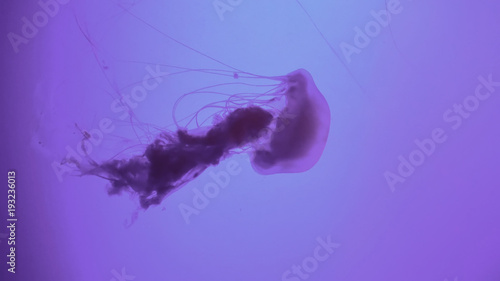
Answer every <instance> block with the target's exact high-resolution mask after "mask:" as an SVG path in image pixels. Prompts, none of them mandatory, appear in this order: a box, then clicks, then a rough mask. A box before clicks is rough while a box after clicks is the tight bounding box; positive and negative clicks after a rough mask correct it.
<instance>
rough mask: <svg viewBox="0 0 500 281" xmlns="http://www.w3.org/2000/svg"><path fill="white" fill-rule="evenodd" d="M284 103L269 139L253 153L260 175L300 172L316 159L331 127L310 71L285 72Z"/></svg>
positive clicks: (327, 109)
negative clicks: (286, 73)
mask: <svg viewBox="0 0 500 281" xmlns="http://www.w3.org/2000/svg"><path fill="white" fill-rule="evenodd" d="M285 83H286V85H287V87H286V90H285V97H286V106H285V108H284V109H283V110H282V112H281V113H280V115H279V117H278V118H276V125H275V130H274V132H273V133H272V134H271V137H270V141H269V142H268V143H267V144H266V146H265V147H264V148H262V149H257V150H256V151H254V152H253V155H252V161H251V162H252V167H253V169H254V170H255V171H256V172H258V173H259V174H263V175H270V174H276V173H300V172H304V171H307V170H309V169H311V168H312V167H313V166H314V165H315V164H316V162H318V160H319V158H320V156H321V154H322V153H323V150H324V148H325V145H326V142H327V138H328V133H329V130H330V118H331V117H330V109H329V107H328V103H327V102H326V99H325V97H324V96H323V95H322V94H321V92H320V91H319V90H318V88H317V87H316V85H315V83H314V81H313V78H312V76H311V74H310V73H309V72H308V71H306V70H305V69H299V70H296V71H294V72H291V73H290V74H288V75H286V80H285Z"/></svg>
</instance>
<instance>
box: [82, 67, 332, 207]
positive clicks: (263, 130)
mask: <svg viewBox="0 0 500 281" xmlns="http://www.w3.org/2000/svg"><path fill="white" fill-rule="evenodd" d="M203 71H205V72H207V71H208V70H203ZM208 72H209V73H212V74H214V73H215V74H216V75H221V72H213V71H208ZM222 73H223V75H227V76H232V77H233V79H236V80H239V79H243V78H246V79H265V80H268V81H274V82H275V83H274V84H267V85H263V84H258V85H254V84H248V83H244V82H235V83H226V84H220V85H216V86H217V87H222V86H228V85H247V86H248V85H251V86H260V87H263V86H267V87H269V88H270V89H269V90H267V91H261V92H258V93H248V92H239V93H235V94H224V93H222V92H220V91H208V90H207V88H214V87H216V86H212V87H205V88H202V89H198V90H196V91H192V92H189V93H186V94H184V95H182V96H181V97H180V98H179V99H178V100H177V102H176V103H175V104H174V107H173V110H172V112H173V113H172V114H173V115H172V116H173V120H174V123H175V125H176V130H175V131H162V132H161V133H160V134H159V135H158V136H157V137H156V138H155V139H154V140H153V141H152V142H151V143H150V144H148V145H147V146H146V148H145V149H144V151H143V153H142V154H140V155H134V156H131V157H126V158H122V159H110V160H107V161H103V162H97V161H95V160H93V159H91V158H90V157H88V158H89V159H88V164H89V165H87V166H86V167H83V166H80V171H81V174H82V175H94V176H99V177H102V178H104V179H106V180H108V181H109V182H110V188H109V190H108V193H109V194H110V195H113V194H120V193H122V192H131V193H133V194H136V195H137V196H138V198H139V202H140V206H141V207H142V208H143V209H147V208H149V207H151V206H152V205H158V204H160V203H161V202H162V201H163V199H164V198H165V197H166V196H167V195H168V194H170V193H172V192H173V191H174V190H176V189H177V188H179V187H181V186H183V185H184V184H186V183H188V182H189V181H191V180H193V179H194V178H196V177H197V176H198V175H199V174H200V173H202V172H203V171H204V170H205V169H206V168H208V167H209V166H215V165H217V164H219V163H220V161H222V160H224V159H226V158H228V157H231V155H234V154H237V153H238V154H239V153H246V154H247V155H248V157H249V159H250V162H251V166H252V168H253V169H254V170H255V172H257V173H259V174H261V175H270V174H277V173H299V172H304V171H307V170H309V169H311V168H312V167H313V166H314V165H315V164H316V162H318V160H319V158H320V156H321V154H322V152H323V150H324V148H325V145H326V141H327V138H328V133H329V128H330V110H329V107H328V103H327V102H326V99H325V98H324V96H323V95H322V94H321V93H320V91H319V90H318V88H317V87H316V85H315V83H314V81H313V79H312V76H311V74H310V73H309V72H308V71H306V70H304V69H299V70H296V71H293V72H291V73H289V74H287V75H284V76H272V77H266V76H258V75H254V74H250V73H236V72H235V73H233V74H232V75H229V74H227V73H225V72H222ZM210 92H211V93H215V94H218V95H221V94H222V95H227V98H226V99H223V100H221V101H217V102H213V103H210V104H207V105H205V106H203V107H202V108H201V109H200V110H198V111H196V112H195V113H193V114H191V115H190V116H188V117H186V118H183V119H178V118H177V117H176V109H177V107H178V105H179V103H180V102H182V100H183V99H184V98H186V97H187V96H190V95H195V94H207V93H210ZM210 108H212V109H214V108H215V109H218V111H216V112H215V113H213V114H212V115H210V117H211V119H213V123H212V124H210V125H208V126H207V125H206V122H207V120H208V119H209V118H206V119H205V120H199V119H200V118H199V116H200V115H201V112H202V111H204V110H207V109H210ZM183 121H185V122H184V123H182V122H183ZM191 124H194V128H191V129H189V128H190V127H189V125H191Z"/></svg>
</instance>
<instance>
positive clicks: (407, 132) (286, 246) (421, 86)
mask: <svg viewBox="0 0 500 281" xmlns="http://www.w3.org/2000/svg"><path fill="white" fill-rule="evenodd" d="M1 5H2V8H1V9H0V11H1V12H0V13H1V15H2V17H1V21H2V24H1V26H0V29H1V33H2V34H4V37H3V38H4V39H3V40H2V41H1V44H2V45H1V47H2V74H3V75H2V78H1V79H2V93H1V95H0V98H1V104H2V107H3V109H2V111H1V112H2V113H1V114H2V119H1V120H2V122H1V129H2V130H1V131H2V132H3V137H2V140H1V144H2V145H1V150H2V152H1V155H2V161H1V171H2V173H4V174H5V181H7V175H6V174H7V171H11V170H15V171H16V181H17V187H16V194H17V198H16V202H17V203H16V212H17V213H16V215H17V218H18V221H17V224H16V225H17V227H16V273H15V274H12V273H10V272H8V271H7V268H8V264H7V263H6V262H8V258H7V257H6V255H7V254H8V247H7V239H6V238H7V237H8V235H9V234H8V233H7V230H6V228H5V227H2V228H1V229H3V230H2V231H0V235H1V236H0V249H2V253H1V257H2V258H1V259H0V260H1V261H2V262H1V264H2V268H1V269H0V272H1V273H0V276H2V280H75V281H79V280H93V281H97V280H103V281H110V280H115V281H122V280H136V281H142V280H148V281H154V280H175V281H183V280H189V281H197V280H218V281H224V280H239V281H247V280H262V281H267V280H284V281H287V280H288V281H298V280H319V281H326V280H342V281H349V280H353V281H354V280H356V281H364V280H366V281H371V280H373V281H377V280H391V281H396V280H406V281H417V280H418V281H422V280H426V281H434V280H435V281H443V280H449V281H452V280H453V281H467V280H470V281H495V280H500V224H499V223H498V222H499V221H500V205H499V204H498V202H499V198H500V189H499V188H498V187H499V184H500V179H499V177H498V174H497V173H498V172H499V168H500V165H499V161H498V159H499V157H500V146H499V145H498V144H499V143H500V128H499V126H498V124H499V122H498V121H499V120H500V111H499V110H498V108H499V106H500V96H499V95H500V53H499V51H498V50H500V40H499V37H498V34H499V32H500V18H499V17H498V14H499V12H500V3H499V2H496V1H479V2H478V1H448V0H446V1H428V0H401V1H396V0H393V1H391V0H387V1H386V2H384V0H376V1H375V0H366V1H340V0H337V1H319V0H317V1H309V0H296V1H292V0H287V1H284V0H276V1H251V0H220V1H219V0H216V1H213V0H196V1H177V0H164V1H157V0H142V1H133V0H128V1H122V0H113V1H111V0H109V1H108V0H105V1H102V0H101V1H97V0H87V1H82V0H65V1H63V0H60V1H56V0H54V1H49V0H41V1H40V2H37V1H25V0H23V1H12V0H6V1H4V2H3V3H2V4H1ZM44 15H45V16H44ZM173 66H177V67H182V68H185V69H187V70H195V69H215V70H218V71H228V72H229V73H230V72H231V71H233V70H234V69H232V68H231V67H233V68H237V69H241V70H243V71H247V72H251V73H255V74H258V75H263V76H278V75H286V74H287V73H290V72H292V71H294V70H297V69H300V68H303V69H306V70H307V71H309V72H310V73H311V75H312V77H313V79H314V82H315V84H316V86H317V87H318V89H319V90H320V92H321V93H322V94H323V96H324V97H325V98H326V100H327V102H328V105H329V107H330V111H331V127H330V132H329V137H328V141H327V143H326V147H325V149H324V151H323V154H322V156H321V158H320V160H319V161H318V162H317V163H316V165H315V166H314V167H313V168H312V169H310V170H309V171H307V172H304V173H283V174H274V175H260V174H258V173H256V172H255V171H254V170H253V169H252V166H251V163H250V161H249V157H248V156H247V155H246V154H234V155H232V156H231V157H228V158H227V159H224V160H223V161H221V163H220V164H219V165H217V166H212V167H209V168H208V169H207V170H205V171H204V172H203V173H202V174H201V175H200V176H199V177H197V178H195V179H193V180H192V181H190V182H188V183H186V184H185V185H184V186H182V187H181V188H179V189H177V190H176V191H175V192H173V193H172V194H170V195H169V196H167V197H166V198H165V199H164V200H163V202H162V203H161V204H160V205H159V206H156V207H151V208H149V209H148V210H146V211H142V210H139V211H138V206H137V200H136V198H133V196H132V197H131V196H129V195H128V194H126V193H125V194H121V195H116V196H109V195H108V194H107V192H106V191H107V187H108V186H109V184H108V182H107V181H106V180H105V179H102V178H98V177H80V176H78V175H77V173H75V170H74V169H72V168H71V167H72V163H66V162H68V159H73V160H77V161H85V157H83V156H82V155H84V151H83V150H82V146H81V144H82V140H83V139H84V137H85V132H90V133H91V132H94V133H95V132H97V133H95V134H99V133H98V132H101V133H102V140H101V141H99V142H98V144H90V145H89V146H88V147H87V148H86V153H87V154H88V155H89V156H90V157H91V158H92V159H95V160H96V161H104V160H106V159H109V158H111V157H113V156H115V155H116V154H118V153H125V154H127V155H137V154H140V153H142V152H143V151H144V150H143V148H144V145H147V144H148V143H150V142H151V141H152V140H153V139H154V137H155V135H156V134H158V133H159V132H161V131H172V130H174V129H175V127H172V122H173V120H172V110H173V106H174V103H175V102H176V100H177V99H178V98H179V97H180V96H181V95H182V94H183V93H186V92H189V91H192V90H194V89H197V88H200V87H205V86H208V85H215V84H218V83H227V82H231V81H234V80H235V79H240V78H235V77H233V76H231V75H229V76H220V75H212V74H210V73H207V72H206V71H186V72H183V73H177V72H179V71H180V69H179V68H176V67H173ZM173 73H177V74H175V75H174V74H173ZM146 75H150V76H149V77H150V78H153V80H151V79H149V80H148V81H149V82H151V84H148V85H151V86H150V87H148V88H147V89H146V91H145V92H143V93H142V95H141V96H140V97H136V99H135V100H133V101H132V102H131V104H133V105H132V106H131V108H132V110H130V111H129V109H130V108H129V109H126V108H125V107H122V106H120V104H119V103H117V100H119V99H120V95H131V94H132V91H133V89H134V87H135V86H137V85H141V83H143V82H144V77H145V76H146ZM262 83H264V84H265V81H263V82H262ZM142 85H144V84H142ZM144 93H145V94H144ZM212 98H213V97H212V96H210V95H199V96H197V97H196V99H190V100H188V101H186V102H185V103H183V104H182V105H180V106H179V108H178V110H179V114H180V115H183V114H189V113H192V112H195V111H196V110H198V109H199V108H200V107H202V106H204V105H206V104H208V103H210V102H212ZM87 144H88V142H87ZM64 159H66V162H65V161H64ZM70 162H71V161H70ZM73 164H74V163H73ZM73 166H74V165H73ZM73 168H74V167H73ZM221 175H228V177H225V178H228V180H227V182H221V177H224V176H221ZM214 183H215V184H216V185H218V186H219V187H220V189H219V192H217V194H216V195H213V196H211V197H212V198H209V197H207V196H206V195H205V196H204V195H203V190H204V187H205V186H206V185H208V184H212V185H213V184H214ZM3 194H5V200H4V199H1V200H0V202H2V203H0V207H1V208H2V209H1V211H0V213H1V214H2V221H3V222H6V219H7V212H6V210H7V204H6V203H7V198H6V197H7V188H6V187H5V192H3ZM200 194H201V195H200ZM183 210H184V211H183ZM186 210H190V211H189V212H188V213H186ZM2 224H3V223H2ZM4 253H5V254H4ZM4 276H5V277H4Z"/></svg>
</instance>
